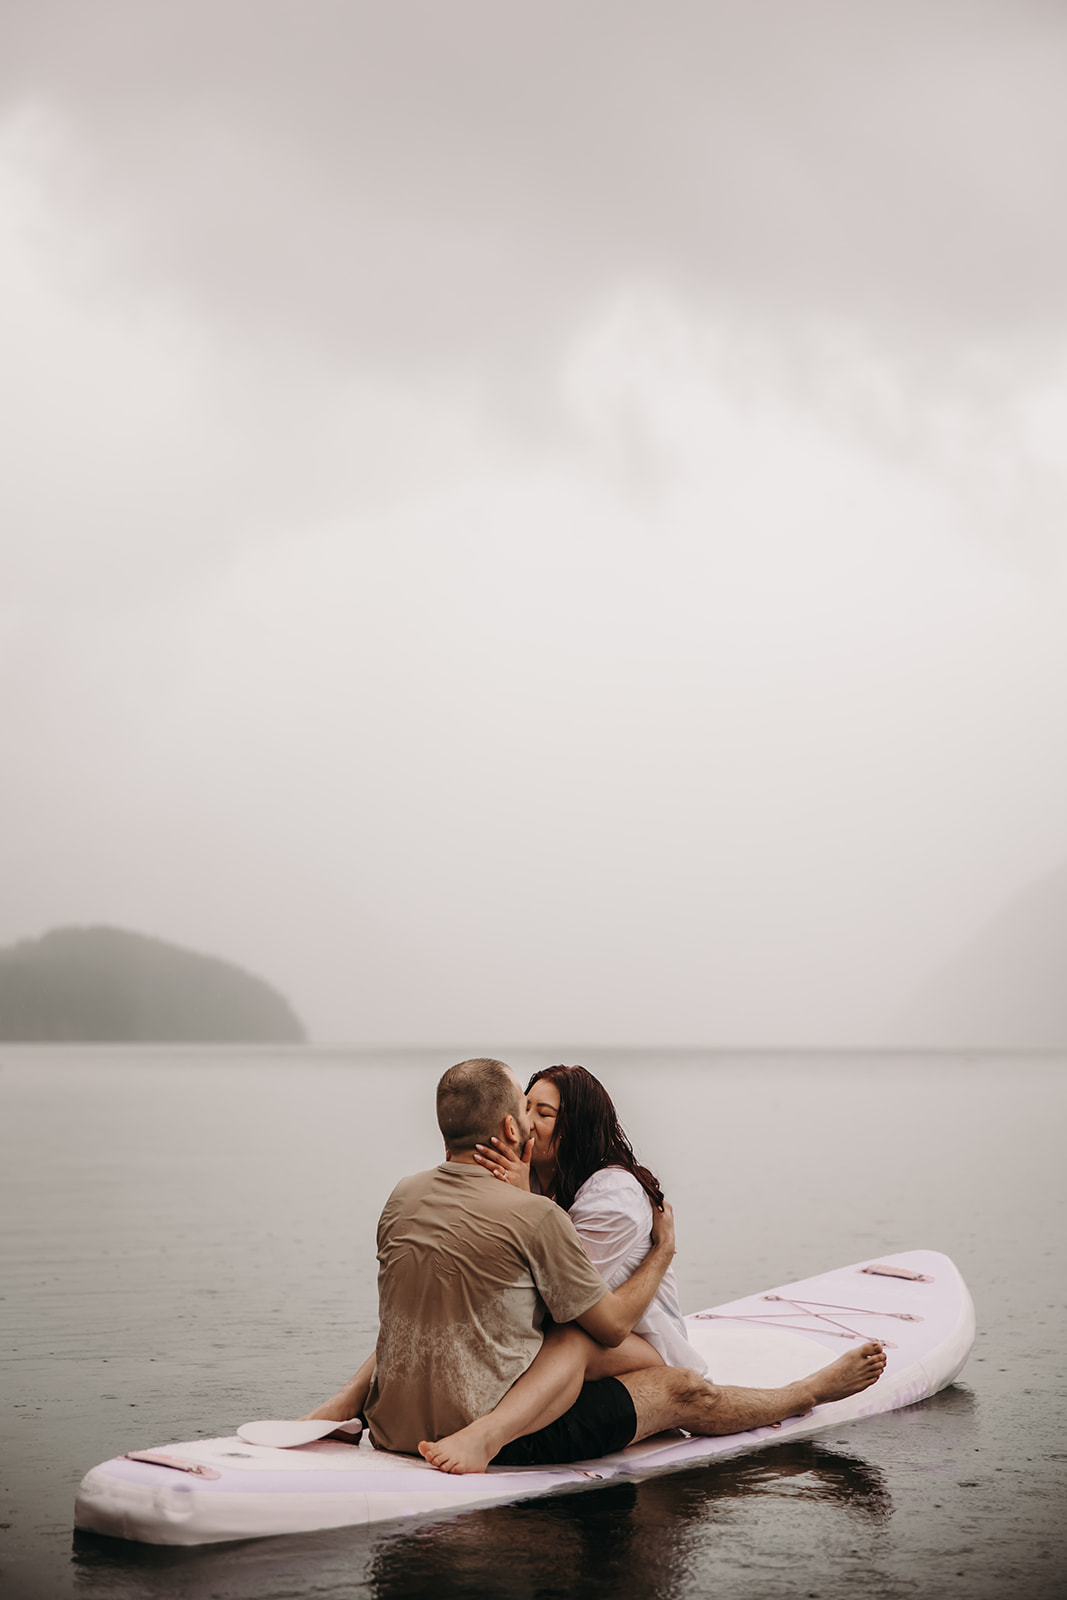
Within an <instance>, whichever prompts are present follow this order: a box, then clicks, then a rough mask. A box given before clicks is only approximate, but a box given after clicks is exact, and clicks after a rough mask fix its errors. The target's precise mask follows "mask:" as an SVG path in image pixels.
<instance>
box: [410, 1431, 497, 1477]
mask: <svg viewBox="0 0 1067 1600" xmlns="http://www.w3.org/2000/svg"><path fill="white" fill-rule="evenodd" d="M419 1454H420V1456H423V1457H425V1459H426V1460H427V1461H428V1462H429V1463H430V1465H431V1467H436V1468H437V1470H438V1472H484V1471H485V1469H486V1468H487V1467H488V1465H489V1463H490V1461H491V1460H492V1459H493V1456H494V1455H495V1454H496V1451H495V1450H494V1449H493V1447H492V1445H491V1443H490V1442H489V1441H487V1440H486V1438H485V1434H484V1432H483V1431H482V1430H480V1429H479V1427H478V1424H477V1423H472V1424H471V1425H470V1426H469V1427H467V1428H460V1429H459V1430H458V1432H456V1433H449V1434H446V1435H445V1437H444V1438H443V1439H438V1440H437V1441H436V1443H431V1442H430V1441H429V1440H428V1439H423V1440H421V1441H420V1444H419Z"/></svg>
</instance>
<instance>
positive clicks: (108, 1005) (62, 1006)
mask: <svg viewBox="0 0 1067 1600" xmlns="http://www.w3.org/2000/svg"><path fill="white" fill-rule="evenodd" d="M303 1038H304V1028H303V1025H302V1023H301V1022H300V1019H299V1017H298V1016H297V1015H296V1013H295V1012H294V1011H293V1009H292V1007H291V1006H290V1005H289V1002H288V1001H287V1000H286V999H284V998H283V996H282V995H280V994H279V993H278V992H277V990H276V989H272V988H271V986H270V984H268V983H264V981H263V980H262V978H254V977H253V976H252V974H251V973H249V972H244V971H242V969H241V968H240V967H235V966H232V965H231V964H230V963H229V962H228V961H220V960H218V959H217V958H216V957H214V956H203V955H198V954H197V953H196V952H195V951H192V950H183V949H180V948H179V947H178V946H177V945H173V944H166V943H165V942H164V941H163V940H162V939H149V938H146V937H145V936H144V935H143V934H139V933H127V932H124V931H123V930H122V929H121V928H55V929H53V930H52V932H51V933H46V934H45V935H44V937H43V938H41V939H28V940H25V941H24V942H23V943H21V944H15V945H9V946H7V947H6V948H4V949H0V1039H5V1040H16V1039H21V1040H64V1039H65V1040H70V1041H72V1042H73V1041H80V1042H87V1041H91V1040H99V1041H105V1040H106V1041H112V1042H119V1041H122V1040H141V1041H144V1042H152V1043H159V1044H164V1043H175V1044H176V1043H183V1042H189V1043H202V1044H220V1043H241V1042H249V1043H263V1044H275V1043H277V1044H282V1043H289V1042H298V1041H300V1040H302V1039H303Z"/></svg>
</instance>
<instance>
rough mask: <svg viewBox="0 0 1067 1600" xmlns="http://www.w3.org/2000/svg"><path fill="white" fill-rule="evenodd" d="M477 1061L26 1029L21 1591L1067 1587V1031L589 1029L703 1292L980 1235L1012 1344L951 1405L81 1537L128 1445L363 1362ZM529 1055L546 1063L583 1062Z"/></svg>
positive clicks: (781, 1592) (8, 1181)
mask: <svg viewBox="0 0 1067 1600" xmlns="http://www.w3.org/2000/svg"><path fill="white" fill-rule="evenodd" d="M462 1054H463V1052H462V1051H459V1052H456V1051H455V1050H447V1051H446V1050H442V1051H420V1052H387V1053H382V1052H378V1053H375V1052H352V1051H347V1052H346V1051H315V1050H310V1049H300V1048H292V1049H274V1050H272V1049H269V1048H264V1047H247V1048H243V1049H242V1048H236V1047H235V1048H231V1049H229V1050H225V1051H222V1050H209V1049H194V1048H180V1049H179V1048H173V1049H152V1048H148V1047H127V1048H118V1047H106V1046H95V1047H92V1048H87V1047H81V1048H78V1047H67V1048H63V1049H61V1048H44V1047H38V1048H26V1047H23V1048H17V1047H13V1046H8V1047H5V1049H4V1051H3V1054H2V1058H0V1059H2V1063H3V1067H2V1071H0V1124H2V1128H3V1141H4V1146H3V1164H2V1179H0V1181H2V1184H3V1191H4V1207H3V1216H4V1218H5V1223H4V1229H3V1235H2V1242H3V1256H4V1268H3V1278H4V1283H5V1285H6V1288H5V1294H6V1296H7V1299H6V1304H5V1313H6V1316H5V1321H6V1322H7V1324H8V1326H9V1329H10V1333H11V1338H10V1341H9V1343H8V1347H7V1349H5V1351H4V1357H3V1369H4V1384H5V1389H6V1392H7V1396H8V1400H9V1405H8V1407H7V1409H6V1410H5V1419H6V1420H5V1423H4V1429H5V1439H4V1456H5V1460H6V1462H7V1463H8V1471H7V1476H6V1480H5V1502H4V1503H5V1507H6V1520H8V1521H9V1522H10V1523H11V1527H10V1529H9V1531H8V1533H7V1535H6V1554H5V1556H4V1563H5V1565H4V1568H3V1577H4V1582H5V1592H7V1593H10V1594H11V1595H12V1596H17V1597H20V1600H21V1597H22V1596H24V1595H26V1596H30V1595H32V1596H38V1595H40V1596H44V1595H48V1596H57V1597H61V1596H79V1597H86V1600H88V1597H90V1596H94V1595H99V1596H101V1597H103V1596H105V1595H107V1596H112V1595H116V1594H117V1595H125V1594H129V1595H131V1596H133V1595H136V1596H138V1597H144V1596H160V1597H164V1596H170V1595H175V1596H176V1595H179V1594H180V1595H182V1596H187V1597H190V1600H200V1597H203V1600H207V1597H208V1596H212V1595H221V1596H226V1597H234V1600H237V1597H244V1596H248V1597H249V1600H251V1597H253V1596H256V1597H270V1596H277V1597H279V1600H280V1597H281V1596H283V1595H290V1596H293V1595H295V1596H304V1595H306V1596H308V1597H310V1596H312V1595H332V1594H336V1595H339V1596H340V1595H348V1594H353V1593H358V1594H366V1595H368V1596H372V1597H374V1600H400V1597H401V1596H407V1595H413V1594H424V1593H425V1594H430V1593H435V1594H443V1595H454V1596H456V1597H459V1596H461V1595H467V1594H469V1593H470V1592H471V1588H472V1585H473V1586H475V1587H476V1588H477V1589H478V1591H479V1592H483V1593H485V1594H487V1595H490V1596H497V1595H499V1596H501V1597H503V1596H504V1595H516V1594H517V1595H528V1596H529V1597H530V1600H533V1597H535V1596H543V1595H545V1594H546V1593H551V1594H553V1595H558V1596H566V1597H568V1600H570V1597H572V1596H573V1597H574V1600H579V1597H581V1596H584V1595H590V1594H592V1595H603V1596H605V1600H606V1597H607V1596H609V1595H623V1596H628V1597H634V1600H638V1597H642V1600H643V1597H646V1596H656V1597H659V1596H663V1597H664V1600H666V1597H667V1596H671V1597H675V1596H688V1595H693V1596H696V1595H699V1594H705V1593H708V1592H709V1591H712V1590H714V1591H716V1592H722V1593H725V1594H728V1595H730V1596H731V1597H734V1596H736V1597H739V1600H764V1597H766V1596H783V1597H786V1596H788V1597H790V1600H792V1597H793V1596H797V1597H799V1596H802V1595H807V1594H810V1593H811V1592H817V1593H819V1594H820V1595H823V1596H828V1597H831V1600H838V1597H839V1600H851V1596H853V1595H854V1594H855V1593H856V1589H857V1586H859V1585H862V1587H863V1590H864V1592H865V1593H867V1594H870V1595H871V1596H872V1597H876V1600H882V1597H885V1600H897V1597H898V1596H903V1595H906V1594H907V1593H909V1592H914V1591H915V1590H916V1589H919V1590H920V1591H921V1592H923V1593H926V1594H939V1593H942V1592H954V1591H956V1590H957V1588H958V1590H959V1591H960V1592H966V1593H967V1594H968V1595H975V1596H980V1597H985V1596H988V1597H989V1600H999V1597H1000V1596H1002V1595H1003V1594H1005V1593H1009V1592H1010V1593H1012V1594H1017V1595H1020V1596H1025V1597H1027V1600H1031V1597H1032V1600H1045V1597H1048V1600H1052V1597H1053V1596H1054V1595H1058V1594H1059V1593H1060V1592H1062V1581H1063V1576H1064V1572H1065V1570H1067V1568H1065V1565H1064V1561H1065V1546H1064V1536H1063V1530H1062V1516H1061V1508H1062V1496H1063V1491H1064V1487H1065V1477H1067V1471H1065V1458H1064V1452H1063V1449H1062V1430H1063V1421H1064V1413H1065V1406H1064V1368H1063V1349H1064V1341H1063V1317H1064V1304H1063V1294H1062V1289H1063V1282H1064V1240H1065V1238H1067V1227H1065V1223H1067V1205H1065V1183H1064V1178H1063V1164H1062V1161H1061V1160H1060V1150H1059V1145H1060V1129H1061V1127H1062V1119H1063V1114H1064V1110H1065V1102H1067V1073H1065V1067H1067V1062H1065V1061H1064V1060H1063V1058H1059V1057H1051V1056H1048V1057H1023V1056H1017V1057H1006V1056H1005V1057H989V1056H986V1057H983V1056H959V1055H957V1056H952V1055H942V1056H926V1057H922V1056H917V1055H911V1056H909V1055H890V1054H882V1055H877V1054H871V1055H867V1056H861V1055H856V1056H847V1055H839V1056H826V1055H818V1054H812V1053H807V1054H778V1055H767V1054H762V1055H759V1054H756V1055H737V1054H734V1055H730V1054H725V1053H703V1054H701V1053H696V1052H692V1053H684V1052H672V1051H662V1052H655V1051H647V1052H620V1051H604V1050H600V1051H598V1050H589V1051H586V1052H584V1053H583V1058H582V1059H583V1061H584V1064H585V1065H587V1066H588V1067H589V1068H590V1070H592V1071H594V1072H595V1073H596V1074H597V1075H598V1076H600V1077H601V1078H602V1081H603V1082H604V1083H605V1084H606V1085H607V1086H608V1087H609V1089H610V1090H611V1092H612V1094H613V1095H614V1096H615V1098H616V1100H617V1103H618V1106H619V1109H620V1112H621V1115H622V1117H623V1120H624V1123H625V1125H626V1126H627V1128H628V1130H629V1132H630V1133H631V1134H632V1136H633V1138H634V1142H635V1144H636V1147H637V1149H638V1152H639V1154H640V1156H641V1157H642V1158H643V1159H644V1160H646V1161H647V1162H649V1163H650V1164H651V1165H652V1166H653V1168H654V1170H655V1171H656V1172H657V1173H658V1174H659V1176H660V1177H661V1178H662V1179H663V1181H664V1184H665V1186H666V1189H667V1192H668V1194H669V1195H670V1197H671V1198H672V1200H673V1202H674V1205H675V1207H676V1210H677V1215H678V1236H679V1255H678V1259H677V1264H676V1266H677V1273H678V1279H679V1286H680V1290H681V1296H682V1302H683V1305H684V1306H685V1307H686V1309H688V1310H695V1309H698V1308H700V1307H702V1306H705V1305H710V1304H716V1303H720V1302H722V1301H724V1300H728V1299H730V1298H732V1297H734V1296H736V1295H740V1294H743V1293H748V1292H750V1291H752V1290H754V1289H758V1288H761V1287H764V1286H767V1285H770V1284H774V1283H779V1282H783V1281H787V1280H789V1279H791V1278H795V1277H799V1276H802V1275H804V1274H807V1273H809V1272H816V1271H820V1270H822V1269H824V1268H826V1267H829V1266H834V1265H839V1264H843V1263H845V1262H847V1261H852V1260H859V1259H863V1258H864V1257H871V1256H874V1255H877V1254H883V1253H888V1252H890V1251H894V1250H899V1249H905V1248H908V1247H913V1246H927V1247H931V1248H935V1249H938V1250H942V1251H944V1252H945V1253H946V1254H948V1255H950V1256H951V1257H952V1258H953V1259H954V1260H955V1261H956V1263H957V1265H958V1266H959V1267H960V1269H961V1271H962V1272H963V1275H964V1277H965V1279H966V1280H967V1282H968V1284H969V1286H970V1288H971V1291H972V1293H973V1295H974V1299H975V1303H976V1308H977V1314H978V1337H977V1340H976V1343H975V1350H974V1354H973V1356H972V1358H971V1360H970V1361H969V1362H968V1364H967V1366H966V1367H965V1368H964V1371H963V1373H962V1374H961V1376H960V1378H959V1379H958V1381H957V1382H956V1383H955V1384H954V1385H952V1386H951V1388H949V1389H948V1390H946V1391H944V1392H943V1393H942V1394H940V1395H938V1396H936V1397H934V1399H932V1400H930V1401H928V1402H926V1403H924V1404H923V1405H920V1406H917V1407H913V1408H911V1409H909V1410H906V1411H903V1412H899V1413H894V1414H890V1415H887V1416H882V1417H878V1418H874V1419H871V1420H869V1421H865V1422H862V1423H856V1424H853V1425H851V1426H849V1427H847V1428H844V1429H841V1430H840V1432H839V1433H831V1434H830V1435H828V1436H824V1437H822V1438H820V1439H819V1440H818V1441H816V1442H815V1443H813V1444H811V1445H808V1446H793V1447H786V1448H783V1449H781V1450H774V1449H771V1450H769V1451H766V1452H759V1453H757V1454H755V1455H753V1456H751V1457H742V1458H739V1459H738V1460H733V1461H729V1462H727V1463H724V1464H722V1465H721V1466H719V1467H709V1468H706V1469H701V1470H699V1471H691V1472H687V1473H684V1474H680V1475H678V1476H672V1477H670V1478H667V1479H663V1480H656V1481H649V1482H646V1483H640V1484H638V1485H636V1486H630V1487H627V1486H622V1487H614V1486H608V1487H607V1488H605V1489H604V1490H602V1491H597V1492H596V1493H593V1494H587V1495H580V1496H577V1497H574V1496H571V1497H564V1498H563V1499H561V1500H558V1501H557V1500H553V1501H552V1502H551V1503H543V1504H539V1505H535V1504H531V1505H527V1506H517V1507H503V1508H496V1509H493V1510H491V1511H485V1512H476V1513H473V1514H471V1515H469V1516H466V1517H461V1518H458V1519H455V1520H453V1521H447V1520H443V1519H442V1520H433V1519H428V1520H427V1521H425V1523H420V1524H419V1525H418V1526H414V1527H413V1526H410V1525H397V1526H389V1527H383V1528H379V1529H375V1530H345V1531H343V1532H330V1533H325V1534H312V1535H308V1536H302V1537H300V1538H285V1539H278V1540H263V1541H260V1542H258V1543H253V1544H251V1545H249V1544H242V1545H235V1546H229V1547H227V1546H222V1547H211V1548H204V1549H198V1550H185V1551H176V1550H166V1549H150V1548H148V1547H138V1546H133V1545H128V1544H125V1543H124V1542H121V1541H111V1540H102V1539H95V1538H93V1537H91V1536H87V1535H79V1536H77V1537H76V1538H74V1539H73V1541H72V1536H71V1528H72V1521H71V1518H72V1509H73V1494H74V1489H75V1487H76V1485H77V1483H78V1481H79V1479H80V1478H81V1476H82V1475H83V1473H84V1472H85V1471H86V1470H88V1468H89V1467H90V1466H92V1465H94V1464H95V1463H96V1462H97V1461H100V1460H103V1459H105V1458H107V1457H108V1456H111V1455H113V1454H115V1453H117V1452H121V1451H123V1450H126V1449H134V1448H139V1447H145V1446H149V1445H154V1444H155V1445H158V1444H164V1443H168V1442H171V1441H173V1440H176V1439H181V1438H194V1437H196V1436H197V1435H198V1434H202V1435H205V1436H211V1435H214V1434H218V1433H220V1432H228V1431H230V1430H232V1429H233V1428H235V1427H236V1426H237V1425H238V1424H239V1423H240V1422H242V1421H247V1420H250V1419H251V1418H252V1417H254V1416H261V1415H298V1414H299V1413H300V1412H302V1411H304V1410H307V1409H308V1408H309V1407H310V1406H311V1405H312V1404H313V1403H315V1402H317V1401H318V1400H319V1399H321V1398H323V1397H324V1396H325V1395H326V1394H327V1393H331V1392H332V1391H333V1389H334V1387H335V1386H336V1384H337V1383H338V1382H340V1381H341V1380H342V1379H343V1378H345V1377H347V1376H348V1375H349V1373H350V1371H352V1370H354V1369H355V1366H356V1365H357V1364H358V1362H359V1361H360V1360H361V1359H362V1357H363V1355H364V1354H365V1353H366V1352H367V1351H368V1350H369V1349H370V1347H371V1344H372V1342H373V1339H374V1337H375V1332H376V1295H375V1262H374V1226H375V1222H376V1220H377V1214H378V1211H379V1209H380V1206H381V1204H382V1202H383V1201H384V1199H385V1197H386V1195H387V1194H388V1192H389V1190H390V1189H391V1187H392V1185H393V1183H394V1182H395V1181H396V1179H397V1178H398V1177H400V1176H401V1175H403V1174H404V1173H407V1172H410V1171H415V1170H418V1169H419V1168H421V1167H425V1166H429V1165H432V1164H433V1163H434V1162H436V1161H437V1160H438V1159H439V1158H440V1150H439V1142H438V1138H437V1133H436V1128H435V1125H434V1119H433V1089H434V1086H435V1084H436V1080H437V1078H438V1076H439V1075H440V1072H441V1070H443V1068H444V1066H447V1065H448V1064H449V1063H450V1062H451V1061H452V1060H453V1059H458V1057H459V1056H460V1055H462ZM502 1054H504V1055H505V1058H506V1059H509V1060H510V1061H511V1063H512V1065H514V1067H515V1068H516V1070H517V1071H518V1072H519V1073H520V1075H522V1074H524V1073H526V1072H528V1071H531V1070H533V1069H534V1068H535V1067H537V1066H543V1065H547V1064H548V1062H549V1060H550V1059H551V1057H549V1056H547V1055H546V1056H542V1055H540V1054H538V1053H537V1052H533V1051H529V1050H522V1051H516V1052H511V1053H510V1054H508V1052H506V1051H502ZM361 1448H362V1447H361ZM502 1552H506V1565H505V1567H502V1566H501V1560H502Z"/></svg>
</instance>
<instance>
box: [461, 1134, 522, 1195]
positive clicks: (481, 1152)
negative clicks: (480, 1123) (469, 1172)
mask: <svg viewBox="0 0 1067 1600" xmlns="http://www.w3.org/2000/svg"><path fill="white" fill-rule="evenodd" d="M492 1144H493V1148H492V1149H490V1148H489V1146H488V1145H486V1144H476V1145H475V1147H474V1159H475V1161H477V1163H478V1165H479V1166H480V1167H484V1168H485V1169H486V1171H487V1172H491V1173H492V1174H493V1177H494V1178H499V1179H500V1181H501V1183H510V1184H511V1186H512V1188H513V1189H525V1190H526V1192H527V1194H528V1193H529V1192H530V1156H531V1153H532V1152H533V1139H532V1138H530V1139H527V1141H526V1144H525V1145H524V1146H523V1149H522V1151H521V1152H516V1151H514V1150H509V1149H508V1147H507V1145H504V1144H501V1142H500V1140H499V1139H496V1138H494V1139H493V1141H492Z"/></svg>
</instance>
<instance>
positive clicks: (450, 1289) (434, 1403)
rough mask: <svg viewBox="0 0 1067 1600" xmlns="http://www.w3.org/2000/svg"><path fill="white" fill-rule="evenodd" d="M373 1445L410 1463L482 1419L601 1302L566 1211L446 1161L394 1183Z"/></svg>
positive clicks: (386, 1235)
mask: <svg viewBox="0 0 1067 1600" xmlns="http://www.w3.org/2000/svg"><path fill="white" fill-rule="evenodd" d="M378 1261H379V1269H378V1318H379V1324H380V1327H379V1333H378V1361H377V1370H376V1373H375V1378H374V1382H373V1384H372V1386H371V1391H370V1395H369V1396H368V1400H367V1407H366V1415H367V1421H368V1422H369V1424H370V1435H371V1440H372V1442H373V1443H374V1444H375V1445H376V1446H377V1447H378V1448H379V1449H382V1450H401V1451H405V1452H407V1453H408V1454H411V1455H414V1454H415V1452H416V1451H417V1450H418V1447H419V1441H420V1439H440V1438H443V1437H444V1435H445V1434H448V1433H454V1432H455V1430H456V1429H457V1428H462V1427H465V1426H466V1424H467V1423H468V1422H473V1421H474V1419H475V1418H476V1417H483V1416H485V1414H486V1413H487V1412H489V1411H492V1409H493V1407H494V1406H495V1405H496V1403H497V1401H498V1400H500V1398H501V1397H502V1396H503V1395H504V1394H506V1393H507V1391H508V1389H510V1388H511V1385H512V1384H513V1383H514V1382H515V1379H516V1378H518V1377H521V1375H522V1374H523V1373H524V1372H525V1371H526V1368H527V1367H528V1366H529V1365H530V1362H531V1361H532V1360H533V1358H534V1356H536V1354H537V1352H538V1351H539V1350H540V1348H541V1338H542V1335H541V1323H542V1321H543V1319H544V1314H545V1308H546V1307H547V1308H548V1310H549V1312H550V1313H551V1315H552V1317H553V1319H554V1320H555V1321H556V1322H573V1321H574V1320H575V1318H576V1317H580V1316H582V1315H583V1313H584V1312H586V1311H588V1310H589V1309H590V1307H592V1306H595V1305H596V1303H597V1301H598V1300H600V1299H601V1298H602V1297H603V1295H604V1294H605V1292H606V1291H605V1287H604V1280H603V1278H602V1277H601V1276H600V1274H599V1273H598V1272H597V1270H596V1268H595V1267H594V1266H593V1264H592V1263H591V1261H590V1260H589V1257H588V1256H587V1255H586V1253H585V1251H584V1249H583V1248H582V1244H581V1241H580V1240H579V1238H578V1235H577V1234H576V1233H575V1231H574V1228H573V1226H572V1224H571V1221H570V1219H569V1218H568V1216H567V1214H566V1212H564V1211H561V1210H560V1208H559V1206H557V1205H556V1204H555V1203H554V1202H553V1201H551V1200H546V1199H545V1198H544V1196H542V1195H535V1194H526V1193H524V1192H523V1191H521V1190H519V1189H513V1188H511V1186H510V1185H509V1184H505V1183H501V1182H500V1181H499V1179H497V1178H494V1177H493V1176H492V1174H491V1173H489V1172H486V1171H485V1169H484V1168H482V1167H477V1166H474V1165H473V1164H469V1163H467V1162H460V1161H445V1162H442V1164H441V1165H440V1166H439V1167H435V1168H434V1170H433V1171H432V1172H420V1173H418V1174H417V1175H416V1176H415V1177H413V1178H404V1179H403V1181H402V1182H400V1183H398V1184H397V1186H396V1188H395V1189H394V1190H393V1192H392V1194H391V1195H390V1196H389V1199H388V1201H387V1202H386V1206H385V1210H384V1211H383V1212H382V1215H381V1220H380V1221H379V1223H378Z"/></svg>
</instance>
